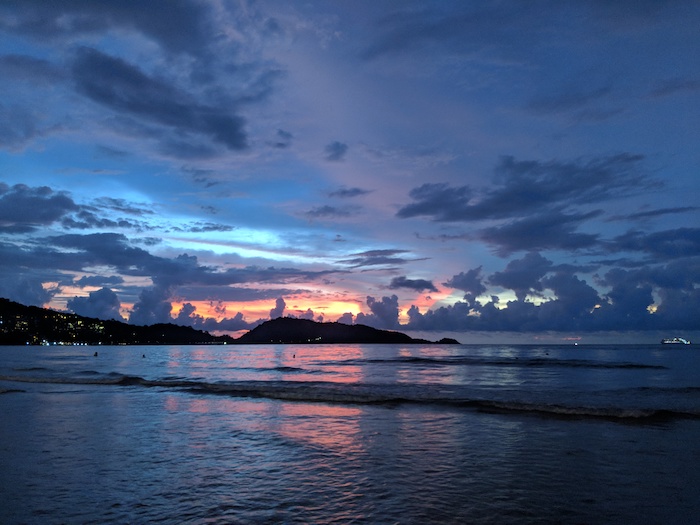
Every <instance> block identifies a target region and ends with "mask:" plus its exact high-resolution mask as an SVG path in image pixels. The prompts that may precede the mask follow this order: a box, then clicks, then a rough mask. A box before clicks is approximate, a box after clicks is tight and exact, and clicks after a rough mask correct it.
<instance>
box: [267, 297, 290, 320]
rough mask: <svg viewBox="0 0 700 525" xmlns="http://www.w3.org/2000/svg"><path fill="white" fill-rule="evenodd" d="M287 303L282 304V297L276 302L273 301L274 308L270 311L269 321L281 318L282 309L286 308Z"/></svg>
mask: <svg viewBox="0 0 700 525" xmlns="http://www.w3.org/2000/svg"><path fill="white" fill-rule="evenodd" d="M286 306H287V303H285V302H284V299H283V298H282V297H278V298H277V301H275V307H274V308H273V309H272V310H270V319H277V318H278V317H282V316H283V315H284V309H285V308H286Z"/></svg>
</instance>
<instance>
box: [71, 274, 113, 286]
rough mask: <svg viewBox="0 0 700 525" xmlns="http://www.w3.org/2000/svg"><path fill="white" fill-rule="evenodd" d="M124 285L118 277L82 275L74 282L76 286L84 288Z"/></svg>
mask: <svg viewBox="0 0 700 525" xmlns="http://www.w3.org/2000/svg"><path fill="white" fill-rule="evenodd" d="M123 283H124V278H123V277H120V276H119V275H84V276H83V277H81V278H80V279H78V280H77V281H75V282H74V284H75V285H76V286H80V287H81V288H84V287H86V286H100V287H103V288H104V287H109V286H116V285H119V284H123Z"/></svg>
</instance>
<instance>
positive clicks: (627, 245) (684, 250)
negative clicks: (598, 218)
mask: <svg viewBox="0 0 700 525" xmlns="http://www.w3.org/2000/svg"><path fill="white" fill-rule="evenodd" d="M608 248H609V249H610V250H611V251H632V252H644V253H647V254H649V255H651V256H653V257H656V258H659V259H666V260H667V259H676V258H680V257H693V256H697V255H699V254H700V228H676V229H674V230H664V231H659V232H654V233H645V232H641V231H638V230H634V231H629V232H627V233H625V234H623V235H619V236H617V237H615V238H614V239H613V241H612V242H611V243H609V244H608Z"/></svg>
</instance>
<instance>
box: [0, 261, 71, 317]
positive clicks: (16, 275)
mask: <svg viewBox="0 0 700 525" xmlns="http://www.w3.org/2000/svg"><path fill="white" fill-rule="evenodd" d="M0 254H2V256H4V255H5V254H4V253H2V252H1V251H0ZM14 262H15V263H16V261H14ZM0 266H5V265H4V264H2V257H0ZM9 266H10V267H9V268H3V270H4V274H3V275H0V297H3V298H6V299H10V300H12V301H16V302H18V303H22V304H26V305H30V306H44V304H46V303H48V302H49V301H50V300H51V298H52V297H53V296H54V295H55V294H56V292H57V291H58V289H57V288H44V286H43V283H44V282H47V281H51V280H57V277H58V276H56V275H49V274H47V273H43V272H31V271H25V270H18V269H17V267H16V266H15V265H14V264H13V265H9Z"/></svg>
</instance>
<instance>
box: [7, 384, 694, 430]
mask: <svg viewBox="0 0 700 525" xmlns="http://www.w3.org/2000/svg"><path fill="white" fill-rule="evenodd" d="M0 380H1V381H10V382H20V383H46V384H63V385H103V386H119V387H144V388H162V389H179V390H183V391H187V392H190V393H194V394H201V395H207V394H209V395H228V396H233V397H249V398H266V399H276V400H284V401H295V402H318V403H341V404H366V405H397V404H409V405H430V406H443V407H445V408H452V409H467V410H476V411H481V412H490V413H500V414H506V413H511V414H530V415H537V416H542V417H556V418H570V419H585V418H595V419H606V420H612V421H618V422H639V423H647V422H659V421H668V420H674V419H700V407H699V408H698V410H674V409H670V408H639V407H616V406H593V405H591V406H579V405H567V404H550V403H541V402H528V401H520V400H512V399H498V395H497V393H494V395H493V396H492V397H490V398H485V397H483V395H474V392H473V391H472V392H469V391H466V390H465V389H464V388H461V387H454V386H444V385H401V384H395V385H383V384H365V383H333V382H326V381H316V382H312V381H234V382H230V381H226V382H207V381H204V380H197V379H188V378H181V377H175V376H169V377H166V378H163V379H145V378H143V377H139V376H133V375H123V374H118V373H110V374H106V375H104V374H103V375H101V376H100V377H92V376H90V377H85V376H82V377H76V376H73V377H41V376H0ZM669 390H688V389H683V388H680V389H669ZM690 390H692V391H693V392H694V393H697V392H700V388H696V387H692V388H691V389H690ZM13 391H18V392H22V391H21V390H0V393H7V392H13ZM470 394H471V395H470ZM480 394H483V392H480Z"/></svg>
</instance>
